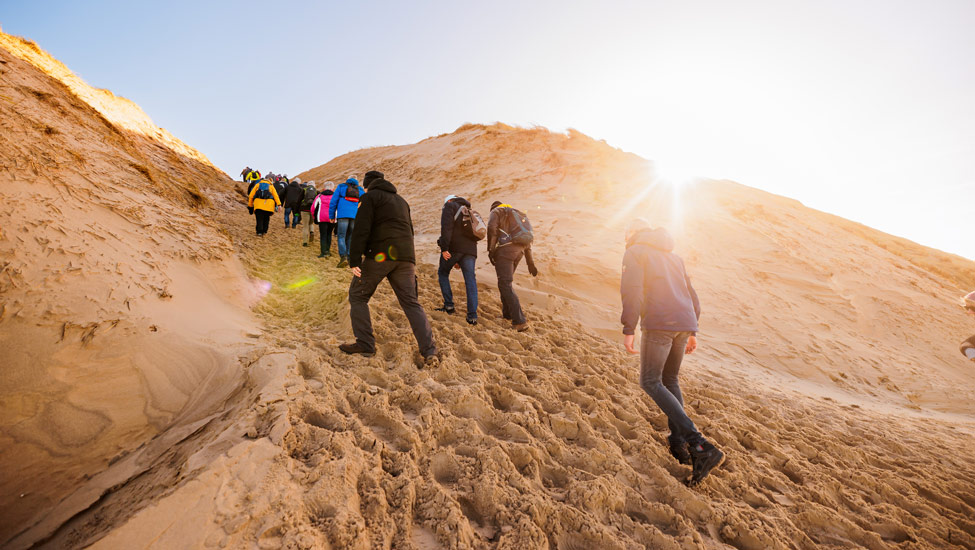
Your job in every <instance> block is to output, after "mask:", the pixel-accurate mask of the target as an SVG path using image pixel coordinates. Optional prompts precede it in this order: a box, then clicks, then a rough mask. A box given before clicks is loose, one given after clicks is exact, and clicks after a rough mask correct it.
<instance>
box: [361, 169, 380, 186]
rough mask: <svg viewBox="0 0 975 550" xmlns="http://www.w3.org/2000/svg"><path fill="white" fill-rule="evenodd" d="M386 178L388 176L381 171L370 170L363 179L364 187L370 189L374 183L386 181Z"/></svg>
mask: <svg viewBox="0 0 975 550" xmlns="http://www.w3.org/2000/svg"><path fill="white" fill-rule="evenodd" d="M385 177H386V175H385V174H383V173H382V172H380V171H379V170H369V171H368V172H366V175H365V176H363V177H362V186H363V187H365V188H366V189H369V186H370V185H372V183H373V182H374V181H378V180H381V179H384V178H385Z"/></svg>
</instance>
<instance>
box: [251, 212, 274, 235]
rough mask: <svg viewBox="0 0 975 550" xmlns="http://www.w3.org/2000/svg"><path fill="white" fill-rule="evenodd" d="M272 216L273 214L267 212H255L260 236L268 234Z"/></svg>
mask: <svg viewBox="0 0 975 550" xmlns="http://www.w3.org/2000/svg"><path fill="white" fill-rule="evenodd" d="M271 214H273V212H268V211H267V210H254V218H256V219H257V234H258V235H263V234H265V233H267V226H268V224H269V223H270V222H271Z"/></svg>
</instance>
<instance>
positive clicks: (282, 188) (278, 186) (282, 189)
mask: <svg viewBox="0 0 975 550" xmlns="http://www.w3.org/2000/svg"><path fill="white" fill-rule="evenodd" d="M272 186H273V187H274V189H275V190H276V191H277V192H278V196H279V197H281V200H282V201H284V198H285V196H286V195H287V194H288V186H287V185H285V184H284V183H282V182H280V181H276V182H274V183H273V184H272Z"/></svg>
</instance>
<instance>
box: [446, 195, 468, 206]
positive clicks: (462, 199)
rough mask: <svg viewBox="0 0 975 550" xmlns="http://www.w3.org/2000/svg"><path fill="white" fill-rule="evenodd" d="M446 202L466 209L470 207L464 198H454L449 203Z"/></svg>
mask: <svg viewBox="0 0 975 550" xmlns="http://www.w3.org/2000/svg"><path fill="white" fill-rule="evenodd" d="M448 202H454V203H457V204H461V205H464V206H466V207H467V208H470V207H471V203H470V201H469V200H467V199H465V198H464V197H454V198H452V199H450V201H448Z"/></svg>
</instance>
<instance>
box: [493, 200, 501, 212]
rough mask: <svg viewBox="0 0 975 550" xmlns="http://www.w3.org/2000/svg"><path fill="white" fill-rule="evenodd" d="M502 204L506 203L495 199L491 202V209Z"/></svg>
mask: <svg viewBox="0 0 975 550" xmlns="http://www.w3.org/2000/svg"><path fill="white" fill-rule="evenodd" d="M502 204H504V203H503V202H501V201H494V202H492V203H491V210H494V209H495V208H497V207H499V206H501V205H502Z"/></svg>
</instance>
